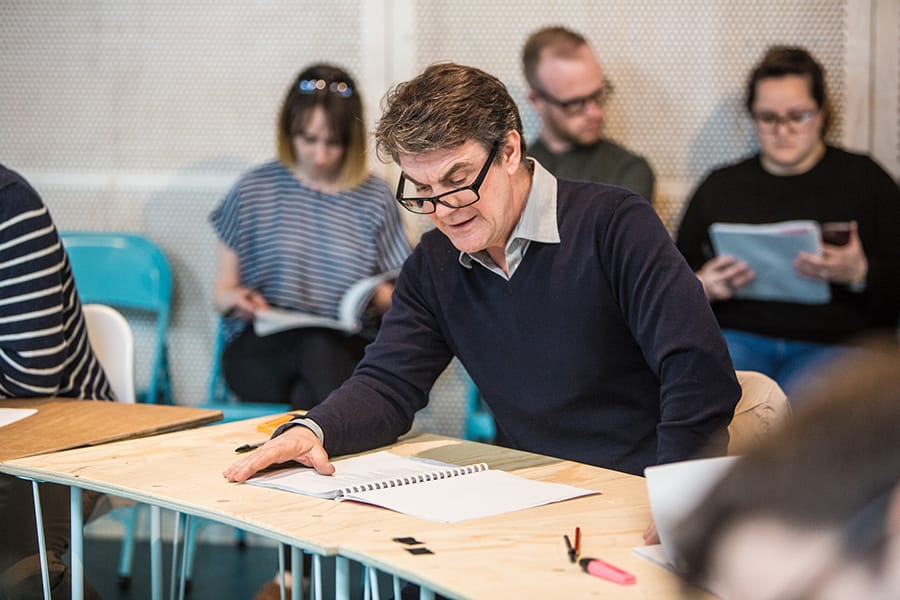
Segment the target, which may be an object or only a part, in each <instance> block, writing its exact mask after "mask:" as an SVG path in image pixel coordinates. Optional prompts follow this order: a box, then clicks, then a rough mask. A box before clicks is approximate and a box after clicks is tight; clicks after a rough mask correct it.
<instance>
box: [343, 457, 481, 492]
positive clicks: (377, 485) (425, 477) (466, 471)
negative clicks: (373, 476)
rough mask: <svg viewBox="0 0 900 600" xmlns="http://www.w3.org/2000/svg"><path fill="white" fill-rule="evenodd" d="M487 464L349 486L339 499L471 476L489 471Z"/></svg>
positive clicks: (344, 489)
mask: <svg viewBox="0 0 900 600" xmlns="http://www.w3.org/2000/svg"><path fill="white" fill-rule="evenodd" d="M488 468H489V467H488V465H487V463H477V464H474V465H466V466H464V467H453V468H450V469H436V470H434V471H431V472H430V473H420V474H418V475H411V476H406V477H394V478H391V479H381V480H378V481H372V482H369V483H363V484H360V485H353V486H348V487H345V488H341V489H340V490H338V491H337V496H336V497H337V498H338V499H340V498H343V497H346V496H351V495H353V494H359V493H362V492H371V491H373V490H382V489H386V488H393V487H400V486H404V485H413V484H416V483H424V482H426V481H437V480H439V479H449V478H451V477H459V476H460V475H470V474H472V473H478V472H481V471H487V470H488Z"/></svg>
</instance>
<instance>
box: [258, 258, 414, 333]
mask: <svg viewBox="0 0 900 600" xmlns="http://www.w3.org/2000/svg"><path fill="white" fill-rule="evenodd" d="M398 273H399V270H393V271H387V272H385V273H380V274H378V275H373V276H371V277H365V278H363V279H360V280H359V281H357V282H356V283H354V284H353V285H351V286H350V287H349V288H347V291H346V292H344V295H343V297H342V298H341V303H340V306H338V317H337V318H336V319H332V318H329V317H322V316H320V315H312V314H309V313H305V312H300V311H296V310H288V309H285V308H277V307H272V308H270V309H268V310H261V311H257V312H256V314H255V315H254V318H253V331H254V332H255V333H256V335H259V336H263V335H270V334H273V333H278V332H279V331H284V330H286V329H293V328H296V327H327V328H329V329H337V330H339V331H344V332H347V333H359V331H360V330H361V329H362V317H363V313H364V312H365V310H366V307H367V306H368V305H369V301H371V299H372V295H373V294H374V293H375V288H376V287H378V285H380V284H381V283H382V282H385V281H390V280H392V279H396V278H397V274H398Z"/></svg>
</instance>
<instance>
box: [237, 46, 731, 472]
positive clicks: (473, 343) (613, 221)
mask: <svg viewBox="0 0 900 600" xmlns="http://www.w3.org/2000/svg"><path fill="white" fill-rule="evenodd" d="M375 135H376V142H377V145H378V149H379V153H380V155H381V156H390V157H392V158H393V160H394V161H396V162H397V163H399V165H400V167H401V168H402V169H403V174H402V175H401V178H400V185H399V186H398V192H397V194H398V198H399V200H400V203H401V204H402V205H403V206H404V207H406V208H407V209H409V210H411V211H413V212H419V213H427V214H429V215H430V217H431V219H432V220H433V221H434V224H435V226H436V230H432V231H429V232H428V233H426V234H425V235H424V236H423V237H422V240H421V242H420V243H419V244H418V246H417V247H416V249H415V251H414V252H413V253H412V255H411V256H410V257H409V258H408V259H407V261H406V263H405V264H404V266H403V269H402V271H401V273H400V276H399V279H398V281H397V286H396V288H395V290H394V296H393V300H392V304H391V308H390V310H389V311H388V312H387V314H386V315H385V319H384V322H383V324H382V329H381V332H380V333H379V335H378V337H377V339H376V340H375V341H374V342H373V343H372V344H371V345H369V346H368V348H367V349H366V355H365V358H363V360H362V361H361V362H360V364H359V366H358V367H357V369H356V371H355V372H354V374H353V376H351V378H350V379H349V380H347V381H346V382H345V383H344V384H343V385H342V386H341V387H340V388H339V389H337V390H335V391H334V392H332V394H331V395H330V396H329V397H328V398H327V399H326V400H325V401H324V402H323V403H321V404H319V405H318V406H315V407H314V408H313V409H311V410H310V411H309V413H307V416H306V418H303V419H298V420H297V421H294V422H292V423H290V424H288V425H289V426H282V427H283V428H282V429H281V430H280V431H279V430H276V432H275V435H274V437H273V439H272V440H270V441H268V442H267V443H266V444H265V445H264V446H262V447H261V448H260V449H259V450H257V451H255V452H253V453H252V454H251V455H249V456H247V457H246V458H244V459H242V460H240V461H238V462H236V463H235V464H233V465H232V466H230V467H229V468H228V469H227V470H226V471H225V476H226V477H227V478H228V479H230V480H232V481H243V480H245V479H247V478H248V477H250V476H251V475H252V474H253V473H255V472H256V471H258V470H260V469H262V468H264V467H266V466H268V465H270V464H273V463H276V462H284V461H287V460H291V459H293V460H297V461H299V462H301V463H303V464H305V465H309V466H312V467H314V468H315V469H316V470H317V471H319V472H321V473H331V472H333V468H334V467H333V466H332V465H331V463H330V462H329V460H328V456H329V455H338V454H347V453H351V452H359V451H363V450H367V449H370V448H374V447H376V446H379V445H383V444H388V443H392V442H394V441H395V440H396V439H397V437H398V436H399V435H401V434H403V433H405V432H406V431H408V430H409V428H410V426H411V425H412V422H413V416H414V414H415V412H416V411H417V410H419V409H421V408H422V407H424V406H425V405H426V404H427V402H428V393H429V391H430V390H431V387H432V385H433V384H434V381H435V379H436V378H437V377H438V375H439V374H440V373H441V372H442V371H443V370H444V368H445V367H446V366H447V364H448V363H449V362H450V359H451V358H452V357H453V356H454V355H455V356H457V357H459V359H460V360H461V361H462V363H463V365H464V366H465V368H466V370H467V371H468V372H469V374H470V375H471V376H472V379H473V380H474V381H475V383H476V384H477V385H478V388H479V389H480V390H481V392H482V393H483V394H484V398H485V400H486V402H487V403H488V405H489V406H490V408H491V409H492V411H493V413H494V415H495V417H496V419H497V423H498V425H499V427H500V428H501V430H502V432H503V434H504V435H505V437H506V439H507V440H508V441H509V442H510V444H511V445H512V446H513V447H515V448H520V449H523V450H529V451H532V452H538V453H542V454H548V455H552V456H557V457H561V458H565V459H571V460H575V461H580V462H583V463H588V464H592V465H598V466H602V467H608V468H612V469H617V470H621V471H626V472H628V473H641V472H642V471H643V469H644V467H646V466H648V465H652V464H657V463H663V462H670V461H676V460H681V459H686V458H689V457H691V456H694V455H695V454H696V453H697V452H698V451H701V450H703V451H712V452H716V451H718V452H721V451H723V450H724V449H725V445H726V443H727V433H726V431H725V428H726V426H727V425H728V422H729V420H730V419H731V416H732V413H733V410H734V406H735V404H736V403H737V400H738V397H739V396H740V387H739V386H738V383H737V380H736V378H735V374H734V370H733V368H732V365H731V359H730V358H729V356H728V351H727V349H726V347H725V342H724V340H723V338H722V334H721V333H720V331H719V328H718V326H717V325H716V321H715V318H714V317H713V314H712V311H711V309H710V307H709V303H708V302H707V301H706V298H705V296H704V295H703V290H702V289H701V288H700V284H699V282H698V280H697V278H696V277H695V276H694V274H693V273H692V272H691V270H690V269H689V268H688V266H687V264H686V263H685V261H684V259H683V258H682V257H681V255H680V254H679V252H678V250H677V249H676V248H675V246H674V244H673V243H672V240H671V239H670V238H669V235H668V233H666V230H665V228H664V227H663V225H662V223H661V222H660V220H659V218H658V217H657V216H656V214H655V213H654V211H653V208H652V207H651V206H650V204H649V203H647V202H646V201H645V200H644V199H643V198H641V197H640V196H638V195H637V194H634V193H631V192H629V191H627V190H625V189H622V188H619V187H614V186H607V185H603V184H597V183H590V182H574V181H567V180H562V179H560V180H557V179H556V178H554V177H553V176H552V175H550V173H548V172H547V170H546V169H544V168H543V167H542V166H541V165H540V164H539V163H538V162H537V161H533V160H530V159H526V158H525V142H524V138H523V137H522V122H521V119H520V117H519V113H518V111H517V110H516V105H515V103H514V101H513V99H512V98H511V97H510V95H509V93H508V92H507V90H506V88H505V87H504V85H503V84H502V83H501V82H500V81H499V80H498V79H497V78H495V77H493V76H491V75H489V74H487V73H485V72H483V71H481V70H479V69H476V68H472V67H465V66H460V65H455V64H446V63H445V64H437V65H432V66H430V67H428V68H427V69H426V70H425V71H424V72H423V73H422V74H421V75H419V76H418V77H416V78H415V79H413V80H411V81H408V82H405V83H402V84H400V85H398V86H397V87H396V88H394V89H393V90H392V91H391V92H390V93H389V95H388V98H387V103H386V112H385V113H384V115H383V116H382V118H381V120H380V121H379V123H378V126H377V130H376V134H375ZM295 425H301V426H295Z"/></svg>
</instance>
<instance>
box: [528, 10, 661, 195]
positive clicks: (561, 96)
mask: <svg viewBox="0 0 900 600" xmlns="http://www.w3.org/2000/svg"><path fill="white" fill-rule="evenodd" d="M522 69H523V71H524V74H525V79H526V80H527V81H528V85H529V86H530V88H531V90H530V91H529V93H528V100H529V101H530V102H531V105H532V106H534V109H535V110H536V111H537V113H538V115H540V118H541V131H540V134H539V135H538V139H536V140H534V141H533V142H529V152H528V154H529V156H533V157H534V158H536V159H538V161H540V163H541V164H542V165H543V166H544V167H546V168H547V170H548V171H550V172H551V173H552V174H553V175H555V176H556V177H559V178H563V179H581V180H585V181H597V182H600V183H610V184H613V185H619V186H622V187H624V188H627V189H629V190H631V191H632V192H635V193H637V194H640V195H641V196H643V197H644V198H646V199H647V200H648V201H650V202H652V201H653V184H654V178H653V171H652V170H651V169H650V165H649V164H648V163H647V161H646V160H645V159H644V158H643V157H641V156H638V155H636V154H634V153H632V152H630V151H628V150H626V149H625V148H623V147H622V146H620V145H618V144H616V143H615V142H613V141H611V140H609V139H606V138H604V137H603V125H604V118H605V116H606V115H605V113H604V107H605V106H606V102H607V101H608V100H609V98H610V96H611V95H612V93H613V87H612V83H610V81H609V80H608V79H607V78H606V77H605V76H604V73H603V67H602V66H601V65H600V62H599V61H598V60H597V57H596V56H595V55H594V51H593V50H592V49H591V46H590V44H588V42H587V40H586V39H585V38H584V36H582V35H581V34H579V33H575V32H574V31H571V30H569V29H566V28H565V27H546V28H544V29H540V30H538V31H535V32H534V33H532V34H531V35H530V36H529V37H528V40H527V41H526V42H525V46H524V48H523V49H522Z"/></svg>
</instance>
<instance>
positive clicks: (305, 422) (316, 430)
mask: <svg viewBox="0 0 900 600" xmlns="http://www.w3.org/2000/svg"><path fill="white" fill-rule="evenodd" d="M297 426H300V427H306V428H307V429H309V430H310V431H312V432H313V435H315V436H316V437H317V438H319V443H320V444H322V445H323V446H324V445H325V432H324V431H322V428H321V427H319V424H318V423H316V422H315V421H313V420H312V419H308V418H306V417H297V418H295V419H293V420H291V421H288V422H287V423H284V424H282V425H279V426H278V427H277V428H276V429H275V431H273V432H272V438H276V437H278V436H279V435H281V434H282V433H284V432H285V431H287V430H288V429H290V428H291V427H297ZM272 438H269V439H272Z"/></svg>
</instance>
